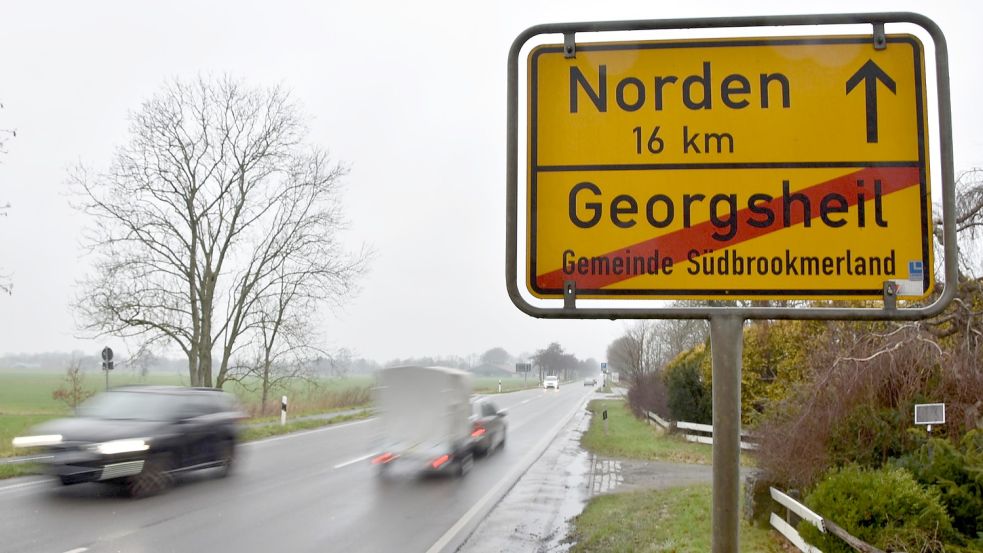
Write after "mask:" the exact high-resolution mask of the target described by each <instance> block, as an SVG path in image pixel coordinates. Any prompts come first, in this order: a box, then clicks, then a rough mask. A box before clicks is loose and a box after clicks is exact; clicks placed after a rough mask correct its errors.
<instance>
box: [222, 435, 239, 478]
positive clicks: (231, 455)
mask: <svg viewBox="0 0 983 553" xmlns="http://www.w3.org/2000/svg"><path fill="white" fill-rule="evenodd" d="M219 451H220V453H219V458H218V460H219V477H220V478H225V477H226V476H229V475H230V474H232V469H233V467H234V466H235V458H236V444H235V442H234V441H232V440H226V441H225V442H223V443H222V446H221V448H220V449H219Z"/></svg>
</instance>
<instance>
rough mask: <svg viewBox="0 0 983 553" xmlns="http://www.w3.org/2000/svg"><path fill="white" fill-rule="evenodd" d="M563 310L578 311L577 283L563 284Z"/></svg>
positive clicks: (573, 281)
mask: <svg viewBox="0 0 983 553" xmlns="http://www.w3.org/2000/svg"><path fill="white" fill-rule="evenodd" d="M563 309H577V281H576V280H568V281H566V282H564V283H563Z"/></svg>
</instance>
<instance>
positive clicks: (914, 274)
mask: <svg viewBox="0 0 983 553" xmlns="http://www.w3.org/2000/svg"><path fill="white" fill-rule="evenodd" d="M924 277H925V271H924V265H922V262H921V261H909V262H908V280H922V279H923V278H924Z"/></svg>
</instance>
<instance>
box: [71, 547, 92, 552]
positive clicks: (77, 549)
mask: <svg viewBox="0 0 983 553" xmlns="http://www.w3.org/2000/svg"><path fill="white" fill-rule="evenodd" d="M88 550H89V548H88V547H76V548H75V549H69V550H68V551H66V552H65V553H85V552H86V551H88Z"/></svg>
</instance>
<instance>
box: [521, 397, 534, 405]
mask: <svg viewBox="0 0 983 553" xmlns="http://www.w3.org/2000/svg"><path fill="white" fill-rule="evenodd" d="M530 401H532V398H529V399H527V400H525V401H520V402H519V405H525V404H527V403H529V402H530Z"/></svg>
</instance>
